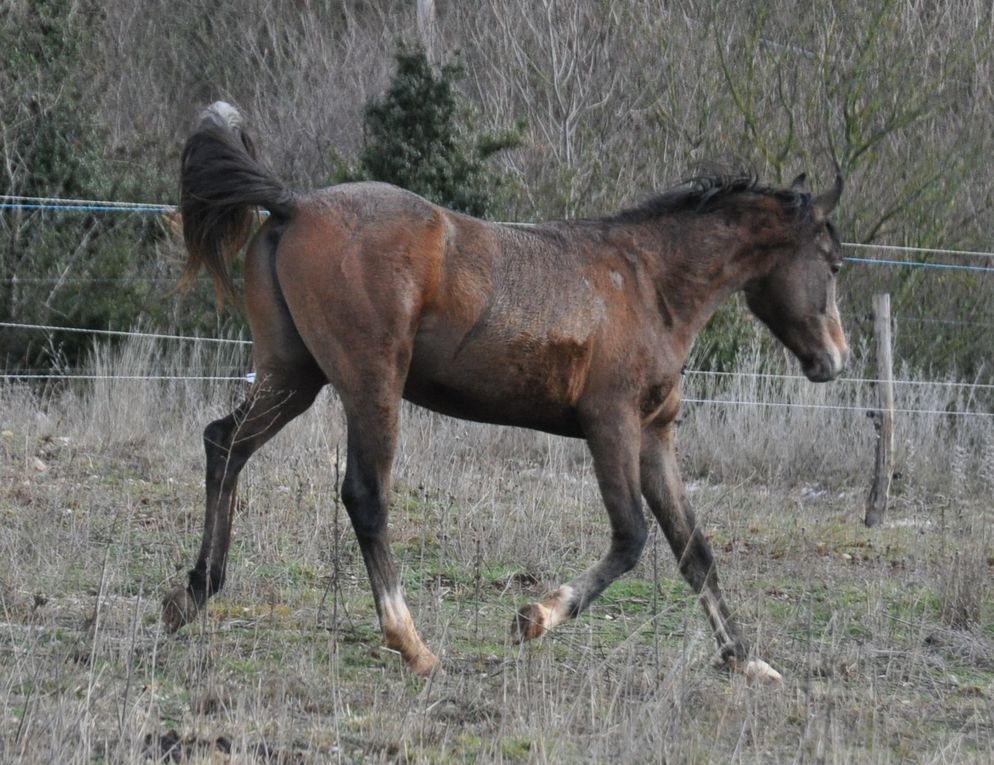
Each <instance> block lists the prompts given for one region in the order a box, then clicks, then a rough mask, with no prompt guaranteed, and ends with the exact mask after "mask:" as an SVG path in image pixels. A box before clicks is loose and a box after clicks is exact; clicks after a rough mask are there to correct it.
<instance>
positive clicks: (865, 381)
mask: <svg viewBox="0 0 994 765" xmlns="http://www.w3.org/2000/svg"><path fill="white" fill-rule="evenodd" d="M685 374H688V375H702V376H708V377H753V378H759V379H762V380H807V379H808V378H806V377H805V376H804V375H777V374H772V373H767V372H713V371H710V370H704V369H688V370H686V372H685ZM833 382H836V383H852V384H859V385H875V384H878V383H880V380H875V379H873V378H871V377H839V378H837V379H836V380H833ZM891 382H893V383H894V385H922V386H938V387H947V388H971V389H974V388H980V389H994V385H990V384H987V383H968V382H951V381H945V380H892V381H891Z"/></svg>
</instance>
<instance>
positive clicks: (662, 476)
mask: <svg viewBox="0 0 994 765" xmlns="http://www.w3.org/2000/svg"><path fill="white" fill-rule="evenodd" d="M640 474H641V482H642V493H643V494H644V496H645V499H646V502H648V504H649V508H650V509H651V510H652V512H653V515H655V516H656V520H658V521H659V525H660V526H661V527H662V529H663V533H664V534H665V535H666V539H667V541H668V542H669V543H670V547H671V548H672V550H673V554H674V555H675V556H676V559H677V563H678V565H679V567H680V572H681V573H682V574H683V576H684V578H685V579H686V580H687V582H689V583H690V586H691V587H693V589H694V592H696V593H697V595H698V597H699V598H700V600H701V605H703V606H704V612H705V613H706V614H707V617H708V620H709V621H710V622H711V628H712V629H713V630H714V635H715V639H716V640H717V641H718V650H719V651H720V653H721V658H722V659H723V660H724V662H725V663H726V665H727V666H728V667H729V668H730V669H732V670H733V671H737V672H742V673H743V674H745V675H747V676H749V677H751V678H755V679H757V680H761V681H766V682H778V681H779V680H780V679H781V678H780V673H779V672H777V671H776V670H775V669H773V668H772V667H771V666H770V665H769V664H767V663H766V662H765V661H760V660H759V659H752V660H750V659H749V658H748V655H749V646H748V644H747V643H746V641H745V640H744V639H743V637H742V635H741V633H740V632H739V627H738V625H737V624H736V623H735V620H734V619H733V618H732V615H731V613H730V612H729V610H728V606H727V605H725V600H724V598H723V597H722V594H721V589H720V588H719V586H718V569H717V566H716V564H715V561H714V555H713V554H712V552H711V545H710V544H708V541H707V539H706V538H705V536H704V534H703V533H701V530H700V528H699V527H698V526H697V521H696V519H695V518H694V513H693V511H692V510H691V509H690V507H689V506H688V504H687V500H686V497H685V496H684V490H683V481H682V480H681V479H680V471H679V467H678V464H677V458H676V448H675V446H674V443H673V432H672V429H671V427H670V426H669V425H660V426H649V427H648V428H646V429H645V431H644V433H643V438H642V454H641V469H640Z"/></svg>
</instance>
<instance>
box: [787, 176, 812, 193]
mask: <svg viewBox="0 0 994 765" xmlns="http://www.w3.org/2000/svg"><path fill="white" fill-rule="evenodd" d="M807 180H808V176H807V175H806V174H805V173H801V174H800V175H799V176H797V177H796V178H795V179H794V180H792V181H791V182H790V190H791V191H796V192H798V193H799V194H803V193H804V192H806V191H807V190H808V184H807Z"/></svg>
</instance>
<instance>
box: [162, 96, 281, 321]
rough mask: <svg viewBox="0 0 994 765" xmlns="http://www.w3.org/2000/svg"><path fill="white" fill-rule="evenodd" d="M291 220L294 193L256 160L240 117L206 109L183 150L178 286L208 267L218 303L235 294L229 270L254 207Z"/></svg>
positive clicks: (226, 109) (224, 108)
mask: <svg viewBox="0 0 994 765" xmlns="http://www.w3.org/2000/svg"><path fill="white" fill-rule="evenodd" d="M257 207H262V208H265V209H266V210H268V211H269V212H270V214H271V215H273V216H276V217H278V218H283V219H288V218H290V217H292V216H293V213H294V210H295V209H296V199H295V196H294V193H293V192H292V191H291V190H290V189H289V188H288V187H287V186H285V185H284V184H283V183H282V182H281V181H279V180H278V179H277V178H276V177H275V176H274V175H273V174H272V173H271V172H270V171H269V170H267V169H266V168H265V167H263V165H262V164H261V163H260V162H259V161H258V160H257V159H256V155H255V146H254V145H253V143H252V140H251V139H250V138H249V136H248V134H247V133H245V132H244V130H243V129H242V115H241V114H239V112H238V110H237V109H235V107H233V106H231V105H230V104H227V103H225V102H224V101H218V102H216V103H213V104H211V105H210V106H208V107H207V108H206V109H205V110H204V111H203V113H202V114H201V115H200V124H199V125H198V126H197V129H196V131H195V132H194V133H193V135H192V136H190V138H189V139H188V140H187V142H186V146H185V147H184V148H183V160H182V166H181V170H180V212H181V214H182V218H183V239H184V240H185V242H186V249H187V253H188V255H187V261H186V266H185V268H184V269H183V274H182V276H181V277H180V285H181V286H182V287H188V286H189V285H190V284H191V283H192V282H193V280H194V278H195V277H196V276H197V274H198V273H199V272H200V269H201V267H203V268H206V269H207V272H208V273H209V274H210V275H211V279H213V281H214V290H215V292H216V293H217V297H218V302H219V303H220V302H223V301H224V297H225V296H228V297H231V296H233V295H234V285H233V284H232V282H231V274H230V272H229V270H228V264H229V262H230V261H231V260H232V259H233V258H234V257H235V256H236V255H237V254H238V252H239V250H240V249H241V247H242V245H243V244H245V240H246V239H247V238H248V235H249V233H250V231H251V228H252V221H253V218H254V217H255V208H257Z"/></svg>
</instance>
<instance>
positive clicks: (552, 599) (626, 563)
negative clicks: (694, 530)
mask: <svg viewBox="0 0 994 765" xmlns="http://www.w3.org/2000/svg"><path fill="white" fill-rule="evenodd" d="M638 443H639V425H638V420H637V419H636V418H635V417H633V416H631V415H627V416H626V413H625V412H619V413H617V416H609V415H602V416H600V417H599V418H598V421H597V423H596V424H595V425H594V426H593V427H589V428H587V445H588V446H589V448H590V454H591V456H592V457H593V460H594V472H595V473H596V474H597V483H598V485H599V486H600V490H601V497H602V498H603V500H604V505H605V507H606V508H607V513H608V520H609V521H610V522H611V544H610V546H609V547H608V551H607V553H606V554H605V555H604V557H602V558H601V559H600V560H599V561H598V562H597V563H595V564H594V565H593V566H591V567H590V568H589V569H587V570H586V571H585V572H584V573H583V574H581V575H580V576H579V577H577V578H576V579H574V580H573V581H571V582H569V583H568V584H564V585H563V586H561V587H560V588H559V589H557V590H556V591H555V592H553V593H552V594H550V595H549V596H548V597H546V598H545V599H544V600H543V601H542V602H540V603H531V604H529V605H527V606H525V607H524V608H522V609H521V610H520V611H518V614H517V617H516V618H515V620H514V623H513V624H512V625H511V637H512V639H514V640H517V641H522V640H531V639H532V638H536V637H539V636H541V635H543V634H544V633H545V632H547V631H548V630H550V629H552V628H553V627H555V626H556V625H557V624H559V623H560V622H561V621H563V620H565V619H568V618H572V617H574V616H576V615H577V614H579V613H580V612H581V611H582V610H583V609H585V608H586V607H587V606H588V605H590V603H591V601H593V600H594V599H595V598H596V597H597V596H598V595H600V594H601V592H603V591H604V589H605V588H606V587H607V586H608V585H609V584H611V582H613V581H614V580H615V579H617V578H618V577H619V576H621V575H622V574H624V573H625V572H626V571H629V570H631V569H632V568H634V566H635V564H636V563H638V560H639V557H640V556H641V554H642V549H643V547H645V540H646V536H647V531H646V525H645V517H644V515H643V513H642V497H641V496H640V494H639V479H638V459H639V458H638Z"/></svg>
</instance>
